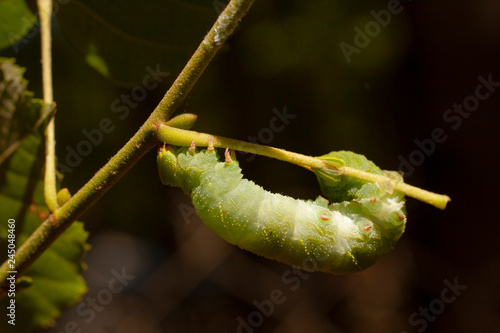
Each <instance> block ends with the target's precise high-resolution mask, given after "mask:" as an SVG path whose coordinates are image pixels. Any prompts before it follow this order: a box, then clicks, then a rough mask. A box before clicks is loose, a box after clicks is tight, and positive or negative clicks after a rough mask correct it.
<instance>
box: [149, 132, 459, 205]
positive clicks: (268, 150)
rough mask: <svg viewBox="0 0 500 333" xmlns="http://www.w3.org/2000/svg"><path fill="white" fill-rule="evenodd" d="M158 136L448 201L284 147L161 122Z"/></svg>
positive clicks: (428, 199)
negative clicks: (264, 158) (336, 173)
mask: <svg viewBox="0 0 500 333" xmlns="http://www.w3.org/2000/svg"><path fill="white" fill-rule="evenodd" d="M157 135H158V138H159V139H160V140H161V141H163V142H165V143H168V144H171V145H174V146H189V145H190V144H191V143H192V142H194V143H195V145H197V146H201V147H206V146H208V141H209V140H212V144H213V145H214V147H220V148H230V149H234V150H239V151H244V152H247V153H252V154H258V155H263V156H267V157H271V158H275V159H278V160H282V161H285V162H289V163H293V164H297V165H300V166H307V167H310V168H315V169H325V170H334V171H336V172H338V173H340V174H343V175H345V176H348V177H353V178H357V179H361V180H364V181H369V182H373V183H385V182H390V183H391V184H392V187H393V188H394V190H396V191H399V192H401V193H404V194H405V195H407V196H409V197H412V198H415V199H417V200H420V201H423V202H426V203H428V204H430V205H433V206H435V207H437V208H440V209H444V208H446V204H447V203H448V202H449V201H450V198H449V197H448V196H447V195H442V194H437V193H433V192H429V191H426V190H423V189H421V188H418V187H415V186H411V185H408V184H405V183H403V182H398V181H396V180H393V179H391V178H388V177H384V176H381V175H375V174H373V173H369V172H365V171H361V170H357V169H353V168H350V167H346V166H340V165H334V164H333V163H331V162H327V161H323V160H320V159H317V158H315V157H312V156H306V155H302V154H298V153H293V152H290V151H286V150H284V149H278V148H273V147H269V146H262V145H259V144H255V143H249V142H245V141H240V140H235V139H229V138H225V137H221V136H216V135H211V134H206V133H199V132H195V131H188V130H183V129H179V128H174V127H170V126H166V125H163V124H162V125H160V126H159V128H158V133H157Z"/></svg>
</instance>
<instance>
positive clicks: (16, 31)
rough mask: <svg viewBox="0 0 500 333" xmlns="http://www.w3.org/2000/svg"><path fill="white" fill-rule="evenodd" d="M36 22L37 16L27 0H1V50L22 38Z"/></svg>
mask: <svg viewBox="0 0 500 333" xmlns="http://www.w3.org/2000/svg"><path fill="white" fill-rule="evenodd" d="M35 22H36V19H35V16H34V15H33V13H32V12H31V11H30V9H29V8H28V6H27V5H26V2H25V1H23V0H2V1H0V50H1V49H5V48H7V47H9V46H11V45H12V44H14V43H16V42H17V41H19V40H21V39H22V38H23V37H24V35H26V33H28V31H30V29H31V28H32V27H33V25H34V24H35Z"/></svg>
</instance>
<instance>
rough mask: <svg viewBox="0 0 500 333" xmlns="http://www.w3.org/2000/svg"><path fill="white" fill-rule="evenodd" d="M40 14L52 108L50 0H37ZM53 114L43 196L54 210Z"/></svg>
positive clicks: (46, 97) (47, 99) (45, 91)
mask: <svg viewBox="0 0 500 333" xmlns="http://www.w3.org/2000/svg"><path fill="white" fill-rule="evenodd" d="M37 4H38V13H39V16H40V29H41V34H42V36H41V43H42V82H43V102H44V103H45V104H46V105H47V108H52V104H53V103H54V96H53V92H52V50H51V44H52V42H51V30H50V19H51V16H52V0H38V1H37ZM54 119H55V118H54V115H53V116H52V117H51V118H50V120H49V123H48V125H47V128H46V129H45V149H46V151H45V179H44V182H43V184H44V185H43V186H44V196H45V202H46V203H47V207H49V210H50V211H51V212H54V211H55V210H56V209H57V208H58V206H57V189H56V163H55V161H56V140H55V124H54Z"/></svg>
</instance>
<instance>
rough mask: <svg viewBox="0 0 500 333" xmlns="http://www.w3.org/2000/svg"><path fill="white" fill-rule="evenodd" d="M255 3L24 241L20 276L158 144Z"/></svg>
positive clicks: (232, 18)
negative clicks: (161, 131) (163, 128)
mask: <svg viewBox="0 0 500 333" xmlns="http://www.w3.org/2000/svg"><path fill="white" fill-rule="evenodd" d="M253 2H254V0H231V2H230V3H229V4H228V5H227V7H226V9H225V10H224V11H223V12H222V13H221V14H220V16H219V18H218V19H217V21H216V22H215V24H214V25H213V27H212V29H211V30H210V32H209V33H208V34H207V35H206V36H205V38H204V39H203V41H202V42H201V44H200V46H199V47H198V49H197V50H196V51H195V53H194V55H193V56H192V57H191V59H190V60H189V62H188V63H187V64H186V66H185V67H184V69H183V70H182V72H181V74H180V75H179V76H178V77H177V79H176V80H175V82H174V83H173V85H172V87H171V88H170V89H169V90H168V91H167V93H166V94H165V97H164V98H163V99H162V101H161V102H160V104H158V106H157V107H156V108H155V110H154V111H153V113H152V114H151V115H150V117H149V118H148V120H146V122H145V123H144V124H143V125H142V126H141V128H140V129H139V130H138V131H137V133H136V134H135V135H134V136H133V137H132V138H131V139H130V140H129V141H128V142H127V143H126V144H125V146H123V147H122V148H121V149H120V151H119V152H118V153H117V154H116V155H115V156H113V158H112V159H111V160H110V161H109V162H108V163H107V164H106V165H105V166H104V167H102V168H101V169H100V170H99V171H98V172H97V173H96V174H95V176H94V177H93V178H92V179H91V180H89V181H88V182H87V183H86V184H85V185H84V186H83V187H82V188H81V189H80V190H79V191H78V192H77V193H76V194H75V195H74V196H73V197H71V199H70V200H69V201H68V202H67V203H65V204H64V205H63V206H62V207H61V208H59V209H57V210H56V211H55V212H54V213H53V214H52V215H51V216H50V217H49V219H47V220H45V221H44V222H43V223H42V224H41V225H40V226H39V227H38V228H37V229H36V230H35V232H34V233H33V234H32V235H31V236H30V237H29V238H28V239H27V240H26V242H24V243H23V244H22V245H21V247H20V248H19V249H18V251H17V253H16V267H15V270H17V274H18V276H20V275H21V274H23V273H24V272H25V271H26V269H27V268H28V267H29V266H30V265H31V264H32V263H33V262H34V261H35V260H36V259H37V258H38V257H39V256H40V255H41V254H42V253H43V251H45V250H46V249H47V248H48V247H49V246H50V245H51V244H52V243H53V242H54V241H55V240H56V239H57V237H58V236H59V235H60V234H61V233H62V232H64V231H65V230H66V229H67V228H68V227H69V226H70V225H71V224H72V223H73V222H74V221H75V220H76V219H77V218H78V217H80V216H81V215H82V214H83V213H84V212H85V211H86V210H87V209H88V208H89V207H91V206H92V205H93V204H94V203H95V202H96V201H97V200H98V199H99V198H100V197H101V196H102V195H104V193H106V192H107V191H108V190H109V189H110V188H111V187H112V186H113V185H114V184H115V183H116V182H117V181H118V180H119V179H120V178H121V177H122V176H123V175H124V174H125V173H126V172H127V171H128V170H129V169H130V168H131V167H132V166H133V165H134V164H135V163H136V162H137V161H138V160H139V159H140V158H141V157H142V156H143V155H144V154H146V153H147V152H148V151H149V150H150V149H151V148H152V147H154V146H155V145H156V144H157V142H158V141H157V138H156V135H155V134H156V128H157V126H158V123H160V122H161V121H163V120H166V119H168V118H169V117H170V115H171V114H172V113H173V112H174V111H175V109H176V108H177V107H178V106H180V105H181V104H182V101H183V100H184V99H185V98H186V96H187V95H188V93H189V92H190V91H191V89H192V87H193V85H194V83H195V82H196V81H197V80H198V78H199V77H200V75H201V74H202V73H203V70H204V69H205V68H206V67H207V65H208V64H209V62H210V60H211V59H212V58H213V57H214V55H215V54H216V53H217V51H218V50H219V49H220V47H221V46H222V44H223V43H224V42H225V40H226V39H227V38H228V37H229V35H231V33H232V32H233V31H234V29H235V28H236V26H237V24H238V22H240V20H241V19H242V18H243V16H245V14H246V12H247V11H248V9H249V8H250V6H251V5H252V4H253ZM9 270H11V269H9V266H8V263H7V261H6V262H4V263H3V264H2V266H1V267H0V281H1V283H0V284H1V285H5V283H6V278H7V277H8V273H7V272H8V271H9Z"/></svg>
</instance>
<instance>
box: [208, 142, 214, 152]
mask: <svg viewBox="0 0 500 333" xmlns="http://www.w3.org/2000/svg"><path fill="white" fill-rule="evenodd" d="M207 151H208V152H209V153H213V152H214V142H213V140H212V138H208V148H207Z"/></svg>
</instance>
